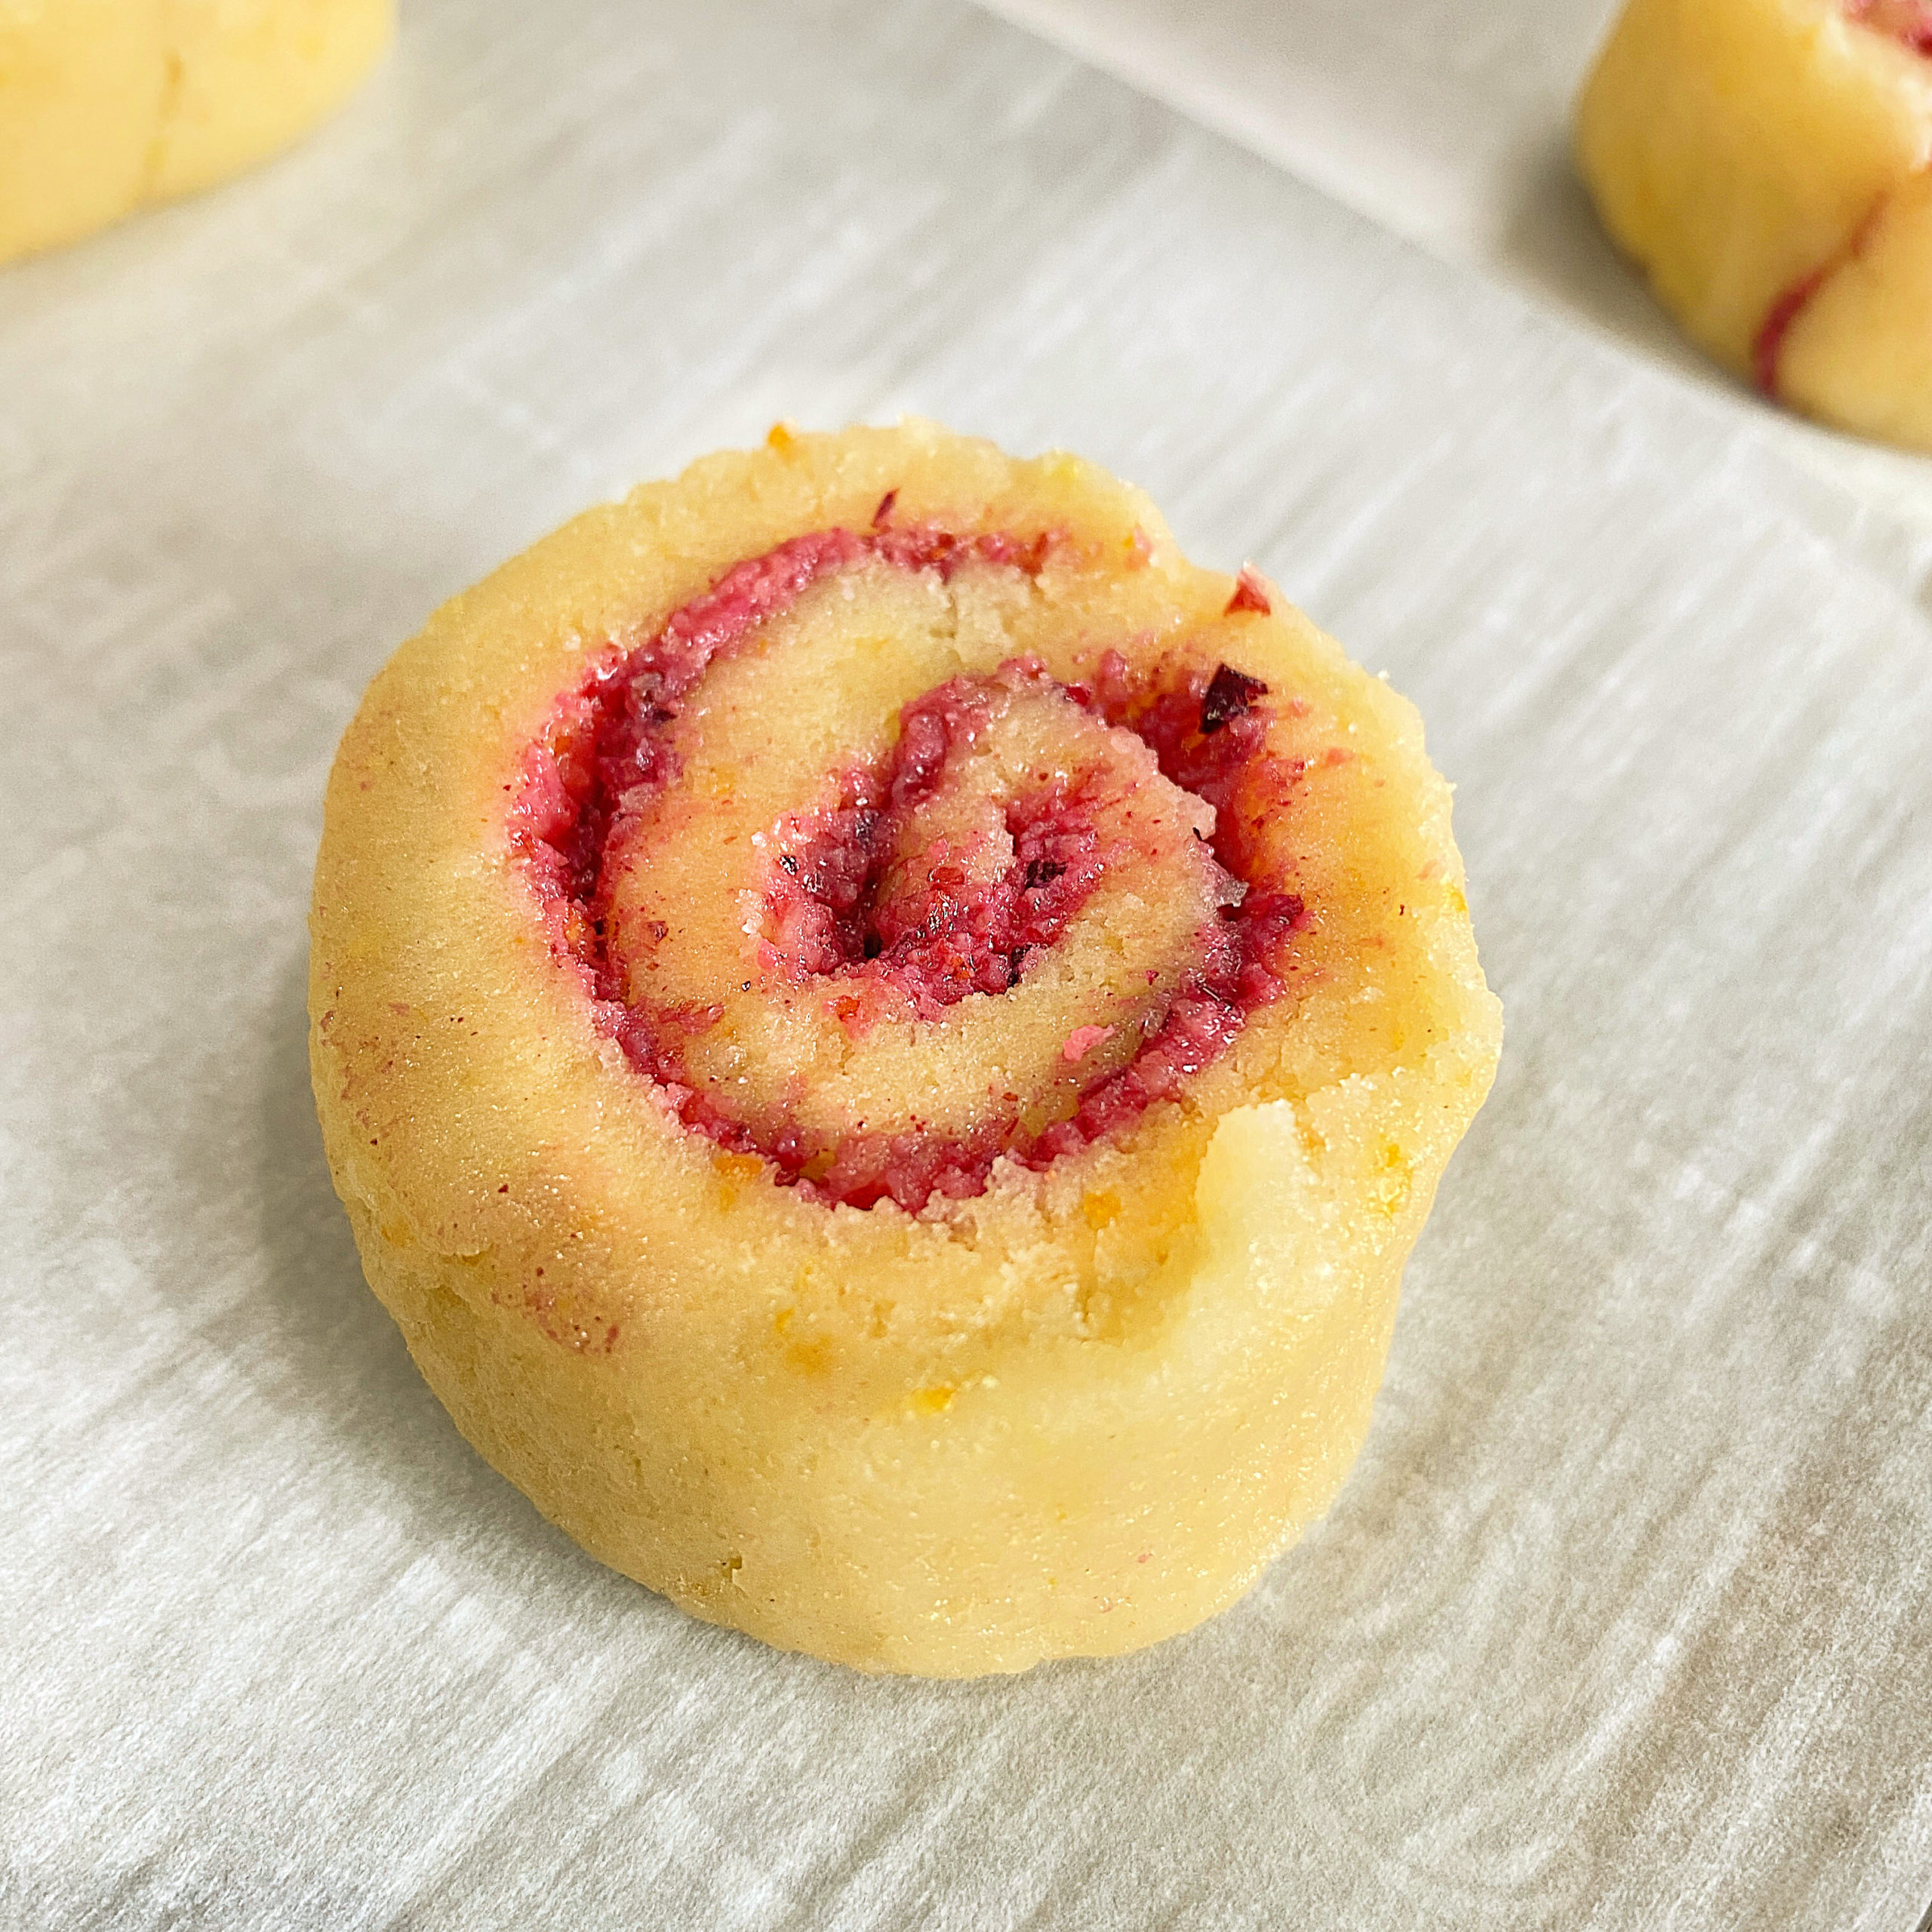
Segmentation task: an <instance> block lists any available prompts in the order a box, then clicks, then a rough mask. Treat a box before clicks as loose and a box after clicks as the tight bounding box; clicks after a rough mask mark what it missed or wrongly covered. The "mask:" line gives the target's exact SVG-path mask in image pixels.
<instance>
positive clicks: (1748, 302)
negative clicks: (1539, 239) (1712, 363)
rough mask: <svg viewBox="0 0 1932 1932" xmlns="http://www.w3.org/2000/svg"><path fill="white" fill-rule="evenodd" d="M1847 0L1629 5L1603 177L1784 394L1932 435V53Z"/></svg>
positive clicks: (1602, 196)
mask: <svg viewBox="0 0 1932 1932" xmlns="http://www.w3.org/2000/svg"><path fill="white" fill-rule="evenodd" d="M1901 11H1902V10H1901V8H1900V5H1899V4H1898V0H1881V5H1879V6H1878V8H1875V9H1874V10H1872V11H1865V12H1863V13H1862V14H1861V11H1860V8H1857V6H1853V7H1850V8H1847V6H1846V5H1843V4H1841V0H1629V5H1627V6H1626V8H1625V9H1624V11H1623V14H1622V16H1621V17H1620V19H1619V20H1618V21H1617V25H1616V27H1615V29H1614V31H1613V32H1612V33H1611V38H1610V40H1609V42H1608V43H1607V45H1606V46H1605V48H1604V51H1603V53H1602V54H1601V57H1600V58H1599V60H1598V63H1597V65H1596V67H1595V70H1594V71H1593V72H1592V75H1591V76H1590V78H1589V82H1588V84H1587V85H1586V87H1585V88H1584V91H1583V96H1582V98H1581V100H1580V103H1579V106H1578V110H1577V155H1578V158H1579V161H1580V165H1581V168H1582V171H1583V177H1584V180H1586V183H1588V184H1589V189H1590V191H1591V192H1592V195H1593V196H1594V197H1595V201H1596V204H1597V207H1598V211H1600V212H1601V215H1602V217H1603V219H1604V223H1605V224H1606V225H1607V227H1608V228H1609V229H1610V232H1611V234H1612V235H1614V237H1615V238H1616V239H1617V242H1619V243H1620V244H1621V245H1622V246H1623V248H1624V249H1625V250H1626V251H1628V253H1629V254H1630V255H1631V256H1632V257H1634V258H1635V260H1636V261H1637V262H1638V263H1639V264H1640V265H1641V266H1642V267H1644V269H1646V270H1647V272H1648V274H1649V275H1650V278H1651V284H1652V286H1653V287H1654V288H1655V290H1656V291H1657V296H1658V298H1659V299H1660V300H1661V301H1662V302H1663V304H1664V306H1666V308H1667V309H1669V310H1670V312H1671V313H1672V315H1675V317H1676V318H1677V319H1678V321H1679V322H1680V323H1681V325H1682V326H1683V328H1684V330H1685V331H1686V332H1687V334H1689V335H1690V336H1691V337H1693V338H1694V340H1696V341H1697V342H1698V343H1700V344H1702V345H1703V347H1704V348H1706V349H1708V350H1709V352H1711V353H1712V355H1715V356H1716V357H1717V358H1718V360H1719V361H1721V362H1723V363H1724V365H1726V366H1727V368H1730V369H1732V370H1733V371H1736V372H1737V374H1739V375H1740V376H1743V377H1746V378H1747V379H1749V380H1753V381H1755V382H1757V383H1759V384H1760V385H1761V386H1763V387H1764V388H1765V389H1767V390H1768V391H1769V392H1771V393H1773V394H1774V395H1777V397H1778V398H1780V400H1782V401H1786V402H1789V403H1790V404H1792V405H1794V406H1795V408H1799V409H1801V410H1803V411H1806V412H1807V414H1811V415H1814V416H1816V417H1819V418H1820V419H1821V420H1823V421H1825V422H1827V423H1833V424H1835V425H1838V426H1841V427H1842V428H1844V429H1851V430H1854V431H1857V432H1859V433H1860V434H1862V435H1871V436H1876V437H1881V438H1885V439H1886V440H1887V441H1894V442H1898V443H1902V444H1905V445H1908V446H1910V447H1912V448H1932V191H1928V189H1927V186H1926V180H1927V177H1926V174H1925V170H1926V168H1927V163H1928V161H1932V59H1928V58H1927V57H1926V56H1925V55H1924V54H1921V53H1918V52H1917V51H1915V50H1914V48H1912V46H1911V45H1907V44H1906V42H1904V41H1903V40H1902V39H1901V38H1899V37H1898V36H1897V35H1896V34H1894V33H1892V32H1887V31H1885V30H1884V21H1885V20H1887V19H1888V18H1896V17H1899V15H1900V12H1901Z"/></svg>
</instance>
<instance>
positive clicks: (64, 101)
mask: <svg viewBox="0 0 1932 1932" xmlns="http://www.w3.org/2000/svg"><path fill="white" fill-rule="evenodd" d="M393 29H394V7H393V0H0V261H6V260H10V259H11V257H14V256H16V255H23V254H30V253H32V251H35V250H37V249H41V248H56V247H57V246H59V245H60V244H61V243H63V242H72V241H74V240H75V239H77V238H78V237H80V236H81V235H88V234H91V233H92V232H94V230H95V229H98V228H103V227H105V226H106V225H107V224H108V223H109V222H112V221H116V220H119V219H120V217H122V216H123V215H125V214H130V213H131V212H132V211H134V209H136V208H141V207H144V206H146V205H148V204H149V203H151V202H162V201H167V200H170V199H171V198H173V197H174V196H175V195H185V194H189V193H191V192H192V191H193V190H195V189H198V188H205V187H207V186H210V185H211V183H214V182H217V181H220V180H225V179H226V177H228V176H229V175H231V174H238V173H239V172H240V171H242V169H243V168H248V167H250V166H252V165H254V163H255V162H257V161H260V160H261V159H262V158H263V157H264V156H265V155H270V154H272V153H273V152H275V150H276V149H278V148H282V147H285V146H288V143H290V142H291V141H293V140H295V139H296V138H297V136H299V135H300V134H305V133H306V132H307V131H308V130H309V128H312V126H313V125H315V123H316V122H318V121H319V120H321V118H323V117H324V116H325V115H327V114H328V113H329V112H331V111H332V110H333V109H335V108H336V107H337V106H339V105H340V103H341V102H342V101H343V99H344V98H345V97H346V96H347V94H349V92H350V91H351V90H352V88H354V87H355V85H356V84H357V82H359V81H360V80H361V78H363V76H364V75H365V74H366V73H367V72H368V70H369V69H370V68H371V66H374V63H375V62H376V61H377V59H378V58H379V57H380V55H381V54H382V52H383V49H384V48H386V47H387V45H389V38H390V35H391V34H392V31H393Z"/></svg>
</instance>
